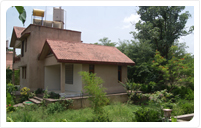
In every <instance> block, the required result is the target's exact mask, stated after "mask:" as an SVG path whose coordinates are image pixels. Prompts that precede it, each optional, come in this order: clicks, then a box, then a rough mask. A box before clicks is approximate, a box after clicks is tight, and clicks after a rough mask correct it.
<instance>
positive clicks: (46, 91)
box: [43, 88, 50, 98]
mask: <svg viewBox="0 0 201 128" xmlns="http://www.w3.org/2000/svg"><path fill="white" fill-rule="evenodd" d="M49 96H50V95H49V94H48V90H47V88H46V89H45V91H44V95H43V98H49Z"/></svg>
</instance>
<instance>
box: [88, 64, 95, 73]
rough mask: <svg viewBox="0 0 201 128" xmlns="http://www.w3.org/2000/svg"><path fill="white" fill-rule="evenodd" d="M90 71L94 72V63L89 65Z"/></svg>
mask: <svg viewBox="0 0 201 128" xmlns="http://www.w3.org/2000/svg"><path fill="white" fill-rule="evenodd" d="M89 73H94V65H89Z"/></svg>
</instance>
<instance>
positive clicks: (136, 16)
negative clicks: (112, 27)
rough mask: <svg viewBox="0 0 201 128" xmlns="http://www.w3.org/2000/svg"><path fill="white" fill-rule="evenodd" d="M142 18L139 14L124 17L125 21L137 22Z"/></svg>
mask: <svg viewBox="0 0 201 128" xmlns="http://www.w3.org/2000/svg"><path fill="white" fill-rule="evenodd" d="M139 20H140V15H138V14H131V15H130V16H129V17H125V18H124V21H123V22H124V23H134V24H135V23H137V22H138V21H139Z"/></svg>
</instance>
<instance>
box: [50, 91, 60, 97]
mask: <svg viewBox="0 0 201 128" xmlns="http://www.w3.org/2000/svg"><path fill="white" fill-rule="evenodd" d="M49 98H53V99H59V98H60V95H59V94H58V93H55V92H50V93H49Z"/></svg>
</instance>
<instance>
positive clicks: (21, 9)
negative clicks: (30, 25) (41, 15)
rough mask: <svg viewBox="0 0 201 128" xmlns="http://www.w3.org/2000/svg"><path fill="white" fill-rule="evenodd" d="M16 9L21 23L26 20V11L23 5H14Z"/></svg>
mask: <svg viewBox="0 0 201 128" xmlns="http://www.w3.org/2000/svg"><path fill="white" fill-rule="evenodd" d="M15 8H16V10H17V11H18V13H19V19H20V20H21V21H22V23H23V25H24V22H25V21H26V11H25V9H24V7H23V6H15Z"/></svg>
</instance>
